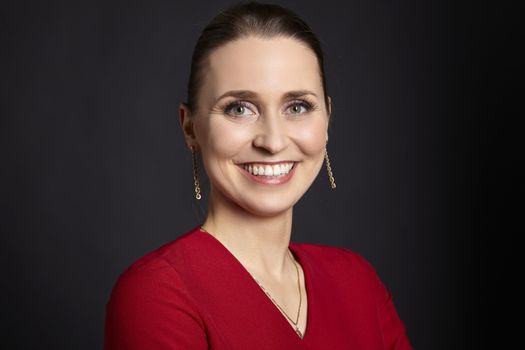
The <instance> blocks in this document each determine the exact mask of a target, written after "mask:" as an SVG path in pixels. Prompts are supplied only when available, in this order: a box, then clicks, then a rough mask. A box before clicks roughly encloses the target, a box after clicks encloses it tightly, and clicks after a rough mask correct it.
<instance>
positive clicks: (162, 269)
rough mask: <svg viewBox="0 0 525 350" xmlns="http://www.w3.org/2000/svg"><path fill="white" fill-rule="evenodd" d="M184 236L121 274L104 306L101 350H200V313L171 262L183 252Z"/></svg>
mask: <svg viewBox="0 0 525 350" xmlns="http://www.w3.org/2000/svg"><path fill="white" fill-rule="evenodd" d="M184 237H186V236H185V235H183V236H181V237H179V238H177V239H175V240H173V241H171V242H168V243H166V244H164V245H162V246H160V247H159V248H157V249H155V250H153V251H151V252H149V253H146V254H145V255H143V256H142V257H140V258H139V259H137V260H136V261H135V262H134V263H133V264H131V265H130V266H129V267H128V268H127V269H126V270H125V271H124V272H123V273H121V274H120V275H119V277H118V278H117V281H116V283H115V284H114V286H113V289H112V291H111V295H110V297H109V300H108V302H107V303H106V320H105V340H104V341H105V349H121V348H126V349H144V348H150V349H151V348H163V349H164V348H166V349H167V348H168V345H170V346H171V345H173V344H177V345H178V346H180V348H184V349H190V348H191V349H193V348H194V347H193V345H192V346H190V343H191V344H196V343H199V344H202V345H203V346H202V347H201V348H204V344H205V335H204V322H203V318H202V313H201V311H200V310H199V308H198V307H197V304H196V302H195V300H194V298H193V296H192V293H190V292H189V290H188V288H187V286H186V283H184V280H183V279H182V278H181V275H180V273H179V271H178V269H179V266H175V265H174V264H173V263H172V261H170V259H172V258H173V256H176V257H178V256H180V255H181V254H183V253H184V245H185V243H184V239H185V238H184ZM166 325H170V326H169V327H168V328H167V326H166ZM168 331H169V332H168ZM160 344H162V346H159V345H160ZM164 346H165V347H164Z"/></svg>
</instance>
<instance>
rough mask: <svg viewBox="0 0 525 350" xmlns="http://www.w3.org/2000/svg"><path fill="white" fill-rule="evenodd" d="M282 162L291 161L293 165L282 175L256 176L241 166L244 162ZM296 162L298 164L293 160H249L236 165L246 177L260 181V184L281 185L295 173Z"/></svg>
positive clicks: (269, 163)
mask: <svg viewBox="0 0 525 350" xmlns="http://www.w3.org/2000/svg"><path fill="white" fill-rule="evenodd" d="M282 163H293V167H292V169H291V170H290V172H289V173H288V174H284V175H278V176H256V175H252V174H251V173H250V172H248V171H246V170H245V169H244V168H243V167H242V166H243V165H244V164H268V165H272V164H282ZM297 164H299V162H294V161H288V162H286V161H285V162H283V161H281V162H249V163H239V164H237V167H238V168H239V170H240V171H241V173H242V174H243V175H244V176H246V177H248V178H249V179H250V180H253V181H255V182H257V183H260V184H263V185H282V184H285V183H287V182H288V181H290V179H291V178H292V176H293V175H294V174H295V169H296V168H297Z"/></svg>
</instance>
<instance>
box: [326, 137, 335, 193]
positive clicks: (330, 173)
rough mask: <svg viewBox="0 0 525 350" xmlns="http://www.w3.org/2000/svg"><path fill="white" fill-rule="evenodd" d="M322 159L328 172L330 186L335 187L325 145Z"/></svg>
mask: <svg viewBox="0 0 525 350" xmlns="http://www.w3.org/2000/svg"><path fill="white" fill-rule="evenodd" d="M324 159H325V161H326V171H327V172H328V179H329V180H330V187H332V189H335V187H336V185H335V179H334V174H333V173H332V167H331V166H330V159H328V151H327V150H326V146H325V148H324Z"/></svg>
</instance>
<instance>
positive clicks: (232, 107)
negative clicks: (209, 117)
mask: <svg viewBox="0 0 525 350" xmlns="http://www.w3.org/2000/svg"><path fill="white" fill-rule="evenodd" d="M250 107H251V106H250V105H249V104H248V103H246V102H243V101H235V102H232V103H230V104H228V105H227V106H226V107H225V108H224V113H226V114H228V115H231V116H234V117H243V116H252V115H255V113H254V112H253V111H252V110H251V109H250Z"/></svg>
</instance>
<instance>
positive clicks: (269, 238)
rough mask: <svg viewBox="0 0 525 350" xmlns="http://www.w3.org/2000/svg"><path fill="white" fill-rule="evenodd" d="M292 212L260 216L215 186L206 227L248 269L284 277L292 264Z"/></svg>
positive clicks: (262, 273) (257, 272) (279, 277)
mask: <svg viewBox="0 0 525 350" xmlns="http://www.w3.org/2000/svg"><path fill="white" fill-rule="evenodd" d="M292 212H293V209H292V208H289V209H288V210H286V211H285V212H282V213H279V214H276V215H273V216H257V215H254V214H252V213H249V212H247V211H246V210H244V209H243V208H241V207H239V206H238V205H236V204H235V203H233V202H232V201H230V200H229V199H226V198H224V197H221V195H220V194H218V193H217V191H214V190H213V188H212V190H211V193H210V199H209V203H208V214H207V217H206V220H205V222H204V224H203V228H204V229H205V230H206V231H208V233H210V234H211V235H213V236H214V237H215V238H217V239H218V240H219V241H220V242H221V243H222V244H223V245H224V246H225V247H226V248H227V249H228V250H229V251H230V252H231V253H232V254H233V255H234V256H235V257H236V258H237V259H238V260H239V261H240V262H241V263H242V264H243V265H244V266H245V267H246V268H247V269H248V270H249V271H253V272H254V273H256V274H258V275H271V276H273V277H274V278H276V279H281V278H283V277H284V275H285V266H289V265H288V264H289V263H290V257H289V256H288V255H289V253H288V245H289V243H290V236H291V230H292Z"/></svg>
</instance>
